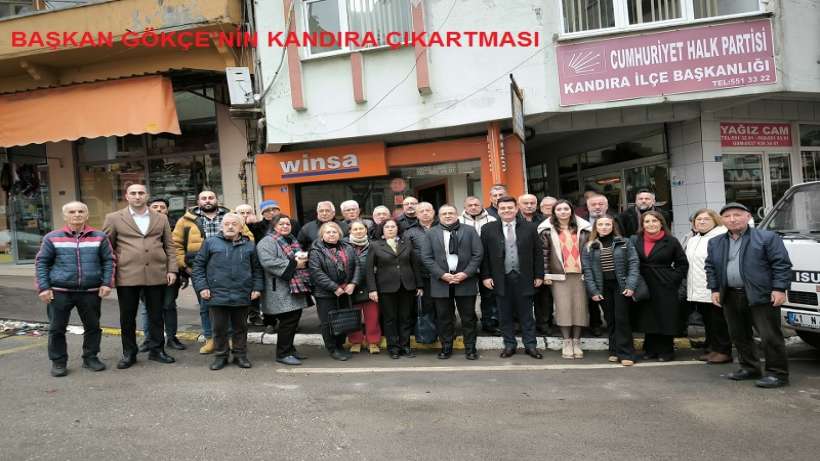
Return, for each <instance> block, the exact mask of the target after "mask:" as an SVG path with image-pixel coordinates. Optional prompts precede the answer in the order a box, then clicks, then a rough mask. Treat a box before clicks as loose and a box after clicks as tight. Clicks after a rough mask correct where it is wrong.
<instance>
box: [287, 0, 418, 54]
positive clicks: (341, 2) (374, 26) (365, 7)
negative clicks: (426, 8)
mask: <svg viewBox="0 0 820 461" xmlns="http://www.w3.org/2000/svg"><path fill="white" fill-rule="evenodd" d="M303 4H304V7H305V8H304V17H305V24H304V30H305V31H307V32H308V33H311V34H319V33H321V32H330V33H333V34H336V33H339V32H341V33H345V32H358V33H359V34H360V37H361V36H363V35H364V33H365V32H372V33H373V35H374V36H375V39H376V42H377V43H378V45H379V46H384V45H387V34H388V33H390V32H410V31H412V30H413V21H412V17H411V13H410V1H409V0H304V2H303ZM350 50H351V48H340V46H339V44H338V43H336V42H335V41H334V43H333V44H332V45H331V46H328V47H322V46H319V45H317V46H309V47H308V51H309V53H310V54H311V55H313V56H315V55H319V54H323V53H328V52H332V51H350Z"/></svg>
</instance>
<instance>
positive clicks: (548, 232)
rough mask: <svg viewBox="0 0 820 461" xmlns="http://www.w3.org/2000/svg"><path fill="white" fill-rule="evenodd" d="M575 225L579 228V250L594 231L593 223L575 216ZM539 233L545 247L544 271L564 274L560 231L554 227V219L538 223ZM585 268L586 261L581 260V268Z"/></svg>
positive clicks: (577, 231)
mask: <svg viewBox="0 0 820 461" xmlns="http://www.w3.org/2000/svg"><path fill="white" fill-rule="evenodd" d="M575 225H576V227H577V228H578V229H577V230H576V231H575V232H576V235H577V236H578V251H581V248H584V247H585V246H586V244H587V240H588V239H589V233H590V231H592V225H591V224H590V223H589V221H587V220H585V219H583V218H579V217H578V216H576V217H575ZM538 235H539V236H540V237H541V245H542V246H543V248H544V273H545V274H563V273H564V257H563V255H562V254H561V241H560V240H559V239H558V233H557V232H555V230H554V229H553V227H552V220H551V219H547V220H545V221H544V222H542V223H541V224H539V225H538ZM583 268H584V262H583V261H581V269H582V270H583Z"/></svg>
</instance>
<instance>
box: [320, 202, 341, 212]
mask: <svg viewBox="0 0 820 461" xmlns="http://www.w3.org/2000/svg"><path fill="white" fill-rule="evenodd" d="M322 205H330V209H331V210H333V211H334V212H335V211H336V206H335V205H333V202H331V201H330V200H323V201H321V202H319V203H317V204H316V211H319V207H321V206H322Z"/></svg>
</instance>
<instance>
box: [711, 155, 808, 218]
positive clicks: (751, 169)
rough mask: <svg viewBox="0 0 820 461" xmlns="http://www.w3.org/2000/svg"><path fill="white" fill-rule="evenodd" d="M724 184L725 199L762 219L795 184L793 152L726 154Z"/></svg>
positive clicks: (724, 157) (724, 156) (724, 159)
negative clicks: (793, 179) (739, 204)
mask: <svg viewBox="0 0 820 461" xmlns="http://www.w3.org/2000/svg"><path fill="white" fill-rule="evenodd" d="M764 172H765V174H764ZM723 184H724V189H725V191H726V202H727V203H728V202H738V203H742V204H744V205H746V206H747V207H749V209H750V210H752V216H753V217H754V219H755V220H756V221H759V220H761V219H763V217H764V216H765V215H766V213H767V212H768V211H769V210H770V209H771V208H772V206H773V205H774V204H775V203H777V201H778V200H780V198H781V197H783V194H784V193H785V192H786V189H788V188H789V187H790V186H791V185H792V173H791V161H790V154H788V153H780V152H771V153H764V152H743V153H729V154H727V153H724V154H723Z"/></svg>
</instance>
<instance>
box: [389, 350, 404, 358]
mask: <svg viewBox="0 0 820 461" xmlns="http://www.w3.org/2000/svg"><path fill="white" fill-rule="evenodd" d="M388 352H389V353H390V358H391V359H393V360H396V359H399V358H401V353H400V352H399V350H398V349H390V350H389V351H388Z"/></svg>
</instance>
